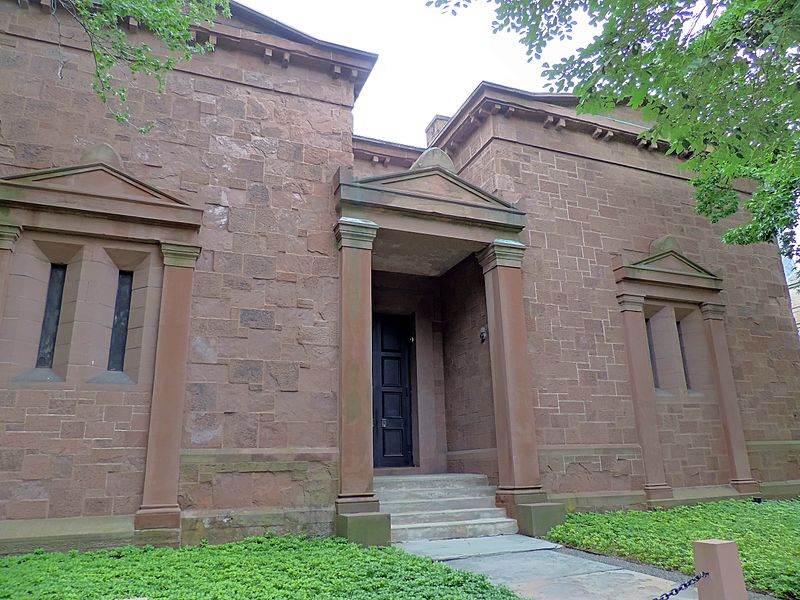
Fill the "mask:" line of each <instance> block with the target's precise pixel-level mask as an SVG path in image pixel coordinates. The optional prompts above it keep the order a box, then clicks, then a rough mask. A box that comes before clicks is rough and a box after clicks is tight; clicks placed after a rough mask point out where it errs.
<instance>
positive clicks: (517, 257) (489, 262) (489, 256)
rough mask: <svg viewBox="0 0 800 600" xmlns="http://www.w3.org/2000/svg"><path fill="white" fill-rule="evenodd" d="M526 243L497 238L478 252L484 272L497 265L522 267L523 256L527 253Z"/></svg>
mask: <svg viewBox="0 0 800 600" xmlns="http://www.w3.org/2000/svg"><path fill="white" fill-rule="evenodd" d="M525 249H526V247H525V244H523V243H521V242H518V241H516V240H504V239H500V238H498V239H496V240H495V241H493V242H492V243H491V244H489V245H488V246H487V247H486V248H485V249H484V250H482V251H481V252H479V253H478V255H477V256H478V262H480V264H481V267H483V272H484V273H486V272H488V271H491V270H492V269H494V268H495V267H512V268H515V269H520V268H522V257H523V256H524V255H525Z"/></svg>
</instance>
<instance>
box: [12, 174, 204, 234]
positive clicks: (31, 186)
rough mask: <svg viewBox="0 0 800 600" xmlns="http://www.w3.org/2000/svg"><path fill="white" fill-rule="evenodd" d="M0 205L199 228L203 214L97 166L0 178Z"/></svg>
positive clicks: (154, 190) (155, 190)
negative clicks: (7, 204)
mask: <svg viewBox="0 0 800 600" xmlns="http://www.w3.org/2000/svg"><path fill="white" fill-rule="evenodd" d="M0 202H6V203H11V204H17V205H20V206H24V207H26V208H28V209H32V210H45V211H49V212H53V211H56V212H69V213H79V214H83V215H85V216H92V217H95V218H105V219H111V220H118V221H120V220H121V221H136V222H149V223H154V224H155V223H158V224H160V225H167V226H170V227H176V228H192V229H199V228H200V225H201V223H202V219H203V211H202V210H201V209H199V208H194V207H191V206H189V205H188V204H187V203H186V202H183V201H182V200H179V199H178V198H175V197H174V196H171V195H170V194H167V193H166V192H162V191H161V190H158V189H156V188H154V187H152V186H150V185H148V184H146V183H144V182H143V181H139V180H138V179H136V178H134V177H131V176H130V175H128V174H126V173H123V172H122V171H120V170H119V169H117V168H115V167H113V166H111V165H109V164H106V163H102V162H98V163H91V164H83V165H76V166H71V167H62V168H57V169H44V170H39V171H31V172H28V173H23V174H21V175H14V176H11V177H5V178H1V179H0Z"/></svg>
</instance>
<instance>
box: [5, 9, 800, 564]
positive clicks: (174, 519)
mask: <svg viewBox="0 0 800 600" xmlns="http://www.w3.org/2000/svg"><path fill="white" fill-rule="evenodd" d="M20 4H21V5H22V6H19V5H18V4H17V2H13V1H11V0H0V82H1V83H0V176H2V177H3V178H2V179H0V316H1V317H2V320H0V388H1V389H0V415H2V418H1V419H0V480H2V485H0V549H2V550H3V551H6V552H9V551H18V550H23V549H26V548H32V547H69V546H81V547H92V546H98V545H115V544H121V543H127V542H131V541H136V542H159V543H177V542H184V543H194V542H197V541H199V540H201V539H203V538H208V539H211V540H212V541H218V540H227V539H234V538H237V537H243V536H246V535H253V534H258V533H261V532H263V531H264V530H275V531H306V532H310V533H314V534H330V533H332V532H333V531H334V530H336V531H338V532H339V533H342V534H345V535H348V536H350V537H352V538H353V539H358V540H361V541H366V542H369V541H372V542H380V541H384V542H385V541H386V540H387V539H388V536H389V527H390V518H389V516H387V515H389V514H392V515H393V516H392V518H391V527H392V528H393V531H394V535H395V538H396V539H399V538H401V537H404V536H405V537H414V536H423V535H439V536H443V535H448V534H449V532H452V529H448V525H447V524H445V525H444V526H437V527H439V529H438V531H439V533H436V532H432V530H433V529H436V527H432V526H428V527H426V526H425V522H426V521H434V522H437V521H436V520H437V519H439V521H442V520H443V519H444V520H445V521H447V520H448V519H452V520H453V522H455V523H457V524H458V526H459V527H461V529H459V531H460V532H462V533H464V532H466V533H467V534H476V533H477V534H480V533H497V532H501V531H507V530H508V529H509V528H512V529H515V528H516V527H517V524H516V523H515V522H514V521H510V518H516V519H518V520H519V523H520V526H522V527H523V530H525V529H526V527H527V525H526V523H528V521H529V519H530V516H531V514H532V511H533V510H535V508H532V507H535V506H536V505H537V503H541V502H543V501H544V500H549V501H550V502H561V503H564V504H566V505H567V506H568V507H569V508H571V509H590V508H601V509H602V508H606V507H618V506H638V507H644V506H647V505H651V506H653V505H660V506H669V505H672V504H675V503H678V502H691V501H697V500H700V499H706V498H721V497H737V496H746V495H754V494H757V495H763V496H767V497H788V496H792V495H796V494H797V493H798V492H800V368H798V366H799V363H800V341H799V340H798V336H797V333H796V330H795V325H794V323H793V322H792V318H791V315H790V311H789V298H788V294H787V287H786V283H785V281H784V280H783V278H782V276H781V270H780V263H779V260H778V255H777V251H776V248H775V247H774V246H772V245H762V246H756V247H747V248H739V247H730V246H725V245H723V244H722V243H720V241H719V238H720V234H721V232H722V231H723V229H722V227H723V226H722V225H721V226H711V225H709V223H708V222H707V221H706V220H705V219H704V218H701V217H699V216H697V215H696V214H695V213H694V211H693V203H694V202H693V196H692V190H691V189H690V187H689V186H688V185H687V181H686V180H687V174H686V173H685V172H683V171H681V170H679V168H678V162H679V161H678V159H677V158H675V157H672V156H669V157H668V156H665V154H664V150H665V148H664V147H663V146H661V145H657V144H645V143H642V142H640V141H639V140H638V134H639V133H640V132H641V131H642V130H643V127H642V126H641V125H639V124H637V123H638V122H639V121H638V117H637V115H636V114H634V113H629V112H628V111H625V110H620V111H618V113H615V114H614V115H613V116H609V117H589V116H583V115H580V116H579V115H577V114H576V112H575V109H574V106H575V101H574V99H573V98H571V97H570V96H566V95H548V94H534V93H529V92H524V91H520V90H515V89H509V88H504V87H502V86H498V85H493V84H489V83H484V84H481V85H480V86H478V88H477V89H476V90H475V91H474V92H473V93H472V95H471V96H470V97H469V98H467V99H466V101H465V102H464V104H463V105H462V106H461V108H460V109H459V110H458V111H457V113H456V114H454V115H453V116H452V117H449V118H446V117H441V116H437V117H435V118H434V119H433V121H432V122H431V124H430V126H429V128H428V130H427V133H428V142H429V145H430V148H431V149H429V150H428V151H426V152H423V149H420V148H414V147H409V146H403V145H399V144H393V143H390V142H384V141H378V140H373V139H368V138H362V137H358V136H354V135H353V130H352V107H353V104H354V102H355V101H356V99H357V97H358V93H359V91H360V89H361V87H362V86H363V84H364V81H365V80H366V78H367V76H368V75H369V72H370V69H371V68H372V66H373V65H374V63H375V61H376V59H377V57H376V56H375V55H373V54H369V53H366V52H362V51H359V50H354V49H351V48H346V47H342V46H338V45H335V44H330V43H326V42H323V41H320V40H316V39H314V38H312V37H309V36H307V35H305V34H303V33H300V32H298V31H296V30H294V29H291V28H289V27H287V26H284V25H282V24H280V23H278V22H276V21H274V20H272V19H270V18H268V17H266V16H264V15H261V14H258V13H255V12H253V11H251V10H249V9H246V8H244V7H241V6H238V5H235V6H234V18H233V19H232V20H231V21H229V22H225V23H220V24H219V25H218V26H217V27H215V28H214V29H213V30H211V31H209V30H206V29H202V28H200V29H198V30H197V32H196V35H197V39H198V40H200V41H210V42H211V43H212V44H214V45H215V51H214V52H213V53H209V54H207V55H204V56H201V57H197V58H195V59H193V60H192V61H190V62H188V63H185V64H181V65H179V66H178V67H177V68H176V69H175V71H174V72H172V73H170V74H169V75H168V77H167V85H166V92H165V93H164V94H163V95H160V94H158V93H156V91H154V89H153V86H152V85H150V84H149V83H147V84H144V83H143V84H141V85H134V86H133V87H132V88H131V90H130V94H129V96H130V106H131V110H132V112H133V114H136V115H138V116H141V117H142V118H144V119H146V120H151V121H153V122H154V123H156V127H155V129H154V130H153V131H152V132H151V133H149V134H147V135H140V134H138V133H136V132H135V131H133V130H132V129H131V128H126V127H122V126H120V125H118V124H117V123H116V122H115V120H114V118H113V115H111V114H110V113H109V112H108V110H107V109H106V108H104V107H103V106H102V105H100V104H99V103H98V101H97V99H96V98H95V96H94V94H93V92H92V90H91V86H90V82H91V77H92V60H91V56H90V55H89V54H88V52H87V51H86V47H85V45H84V44H83V43H81V42H80V39H81V38H80V35H79V34H78V32H77V31H76V30H75V29H74V28H72V27H71V26H70V23H69V21H68V20H66V19H62V23H61V38H60V39H59V35H58V29H57V24H56V22H55V20H54V19H53V17H52V16H51V15H50V14H49V12H48V11H43V10H40V8H39V5H40V4H41V6H42V7H45V8H47V6H48V4H49V3H48V2H44V1H42V2H36V1H35V0H32V1H30V2H27V1H26V2H20ZM126 26H127V27H129V28H130V31H131V35H134V36H142V37H144V36H146V35H147V34H146V33H145V32H142V31H137V25H136V23H135V22H129V23H126ZM408 101H409V102H413V101H414V92H413V90H411V91H410V92H409V97H408ZM387 117H391V115H387ZM425 474H427V477H426V476H424V475H425ZM434 474H438V476H437V475H434ZM389 475H393V477H387V476H389ZM488 486H492V487H491V488H489V487H488ZM375 490H378V492H379V494H378V495H377V496H376V493H375ZM426 490H427V491H426ZM487 490H488V491H487ZM415 499H416V501H415ZM420 505H423V506H420ZM495 505H496V506H495ZM426 511H428V512H431V511H433V513H435V514H429V515H427V517H426V514H425V513H426ZM448 511H449V512H448ZM448 515H449V516H448ZM445 517H447V519H446V518H445ZM440 525H441V523H440Z"/></svg>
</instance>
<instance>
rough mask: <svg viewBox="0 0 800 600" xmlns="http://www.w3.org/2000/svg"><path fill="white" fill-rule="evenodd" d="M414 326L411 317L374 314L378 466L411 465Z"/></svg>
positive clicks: (374, 446) (373, 351)
mask: <svg viewBox="0 0 800 600" xmlns="http://www.w3.org/2000/svg"><path fill="white" fill-rule="evenodd" d="M410 352H411V326H410V319H409V317H399V316H395V315H373V320H372V406H373V410H372V413H373V428H372V431H373V453H374V460H375V466H376V467H410V466H412V464H413V455H412V448H411V373H410V364H409V363H410Z"/></svg>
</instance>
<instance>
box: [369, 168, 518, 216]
mask: <svg viewBox="0 0 800 600" xmlns="http://www.w3.org/2000/svg"><path fill="white" fill-rule="evenodd" d="M358 184H359V185H360V186H362V187H368V188H372V189H375V190H386V191H393V192H397V193H408V194H418V195H423V196H426V197H428V198H431V199H434V200H435V199H439V200H445V201H450V202H463V203H465V204H474V205H476V206H481V207H487V206H490V207H496V208H500V209H506V210H514V211H516V210H517V209H516V208H514V205H512V204H509V203H507V202H504V201H503V200H500V199H499V198H497V197H496V196H493V195H492V194H489V193H487V192H484V191H483V190H482V189H480V188H479V187H476V186H474V185H472V184H470V183H468V182H467V181H464V180H463V179H461V178H460V177H459V176H458V175H454V174H453V173H450V172H448V171H446V170H444V169H442V168H439V167H430V168H427V169H419V170H414V171H408V172H406V173H394V174H390V175H379V176H377V177H368V178H365V179H359V180H358ZM517 212H519V211H517Z"/></svg>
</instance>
